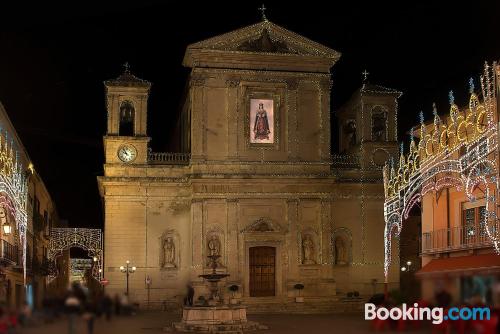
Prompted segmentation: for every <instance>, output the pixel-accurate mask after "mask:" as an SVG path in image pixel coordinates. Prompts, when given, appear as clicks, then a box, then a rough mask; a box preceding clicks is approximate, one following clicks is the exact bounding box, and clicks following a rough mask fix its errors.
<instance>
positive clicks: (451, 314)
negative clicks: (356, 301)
mask: <svg viewBox="0 0 500 334" xmlns="http://www.w3.org/2000/svg"><path fill="white" fill-rule="evenodd" d="M445 313H446V314H445ZM389 318H391V319H392V320H400V319H402V320H432V323H433V324H440V323H442V322H443V320H490V309H489V308H488V307H460V308H458V307H451V308H449V309H447V310H446V311H445V309H443V308H442V307H433V308H430V307H419V306H418V304H417V303H415V304H413V307H408V306H407V305H406V304H402V305H401V306H400V307H393V308H390V309H388V308H385V307H377V306H376V305H375V304H372V303H366V304H365V320H373V319H380V320H387V319H389Z"/></svg>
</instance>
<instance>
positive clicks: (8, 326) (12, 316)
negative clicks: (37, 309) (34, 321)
mask: <svg viewBox="0 0 500 334" xmlns="http://www.w3.org/2000/svg"><path fill="white" fill-rule="evenodd" d="M31 316H32V313H31V308H30V307H29V305H28V304H27V303H25V304H24V305H23V306H22V307H21V308H20V309H19V310H16V309H12V308H10V309H9V308H6V307H0V334H15V333H17V331H18V329H19V327H21V326H26V325H28V323H29V321H30V320H31Z"/></svg>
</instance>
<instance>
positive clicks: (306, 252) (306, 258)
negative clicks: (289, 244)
mask: <svg viewBox="0 0 500 334" xmlns="http://www.w3.org/2000/svg"><path fill="white" fill-rule="evenodd" d="M302 253H303V257H302V264H316V261H315V260H314V242H313V241H312V238H311V236H310V235H309V234H307V235H306V236H305V237H304V239H302Z"/></svg>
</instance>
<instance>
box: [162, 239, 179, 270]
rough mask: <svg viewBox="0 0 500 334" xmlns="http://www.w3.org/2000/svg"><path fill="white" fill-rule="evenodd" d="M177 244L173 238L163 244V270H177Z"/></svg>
mask: <svg viewBox="0 0 500 334" xmlns="http://www.w3.org/2000/svg"><path fill="white" fill-rule="evenodd" d="M175 267H176V265H175V243H174V240H173V239H172V237H167V239H165V241H164V242H163V268H175Z"/></svg>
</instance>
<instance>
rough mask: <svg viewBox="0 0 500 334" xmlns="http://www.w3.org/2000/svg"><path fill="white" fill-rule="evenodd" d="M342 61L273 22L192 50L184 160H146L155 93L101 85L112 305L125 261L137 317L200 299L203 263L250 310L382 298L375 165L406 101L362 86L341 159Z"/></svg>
mask: <svg viewBox="0 0 500 334" xmlns="http://www.w3.org/2000/svg"><path fill="white" fill-rule="evenodd" d="M339 57H340V54H339V53H338V52H336V51H334V50H332V49H330V48H328V47H325V46H323V45H320V44H318V43H316V42H314V41H311V40H309V39H307V38H305V37H302V36H299V35H297V34H295V33H293V32H291V31H288V30H286V29H284V28H282V27H280V26H278V25H275V24H274V23H271V22H269V21H267V20H263V21H262V22H260V23H257V24H254V25H251V26H248V27H244V28H241V29H238V30H236V31H232V32H229V33H227V34H223V35H220V36H216V37H214V38H210V39H208V40H205V41H201V42H198V43H195V44H191V45H189V46H188V47H187V50H186V53H185V56H184V61H183V65H184V66H186V67H188V68H190V69H191V74H190V76H189V82H188V85H187V89H186V92H185V96H184V100H183V104H182V105H183V107H182V111H181V113H180V116H179V122H178V134H179V142H180V145H179V146H180V152H179V153H155V152H151V151H150V150H149V149H148V143H149V140H150V138H149V137H148V132H147V113H148V108H147V102H148V95H149V89H150V86H151V84H150V83H149V82H147V81H145V80H142V79H139V78H137V77H135V76H134V75H133V74H131V72H130V71H129V69H128V68H126V70H125V72H124V73H123V74H122V75H121V76H120V77H118V78H117V79H115V80H109V81H106V82H105V86H106V105H107V113H108V125H107V134H106V136H105V137H104V148H105V165H104V176H101V177H99V178H98V183H99V189H100V193H101V196H102V197H103V200H104V210H105V231H104V233H105V238H104V239H105V241H104V252H105V253H104V277H105V278H106V279H107V280H109V285H108V286H107V287H106V291H107V292H108V293H122V292H124V291H125V285H126V281H125V274H123V273H122V272H121V270H120V267H121V266H125V263H126V261H130V265H131V266H135V267H136V271H135V272H134V273H133V274H131V275H130V278H129V279H130V282H129V287H130V295H131V298H132V299H134V300H135V301H138V302H139V303H141V304H142V303H146V302H147V300H148V298H149V299H150V302H152V303H161V301H163V300H174V299H177V300H182V297H183V295H184V294H185V286H186V284H188V283H190V284H192V285H193V286H194V288H195V290H196V296H198V295H202V294H206V293H207V291H206V284H205V283H204V282H203V280H202V279H200V278H199V275H200V274H203V273H207V272H209V271H210V270H211V269H210V267H209V262H208V259H207V256H208V255H219V256H220V258H219V260H218V269H217V270H218V271H220V272H227V273H229V274H230V277H229V278H228V279H227V280H226V281H225V282H224V285H225V286H226V287H227V286H230V285H233V284H235V285H238V286H239V291H238V293H237V295H238V296H240V297H241V298H243V299H244V301H245V302H246V303H247V304H250V305H257V306H259V305H260V306H262V303H263V302H267V303H269V304H276V305H285V304H288V303H289V302H291V301H293V300H294V297H295V296H296V295H297V291H295V290H294V286H295V284H297V283H302V284H304V286H305V288H304V290H303V291H302V292H301V294H302V296H304V297H305V298H306V300H308V301H310V302H317V303H320V302H324V303H325V305H329V307H332V308H337V309H342V307H344V308H345V307H346V306H345V305H344V306H342V305H339V304H338V303H335V302H336V301H338V302H339V303H340V299H341V298H340V297H345V296H346V294H347V293H348V292H353V291H358V292H359V293H360V294H361V295H370V294H372V293H374V292H381V291H382V289H383V256H384V254H383V242H382V240H383V228H384V220H383V210H382V208H383V205H382V204H383V199H384V196H383V184H382V173H381V165H382V164H383V162H384V161H385V160H386V159H387V157H388V156H389V155H391V154H392V153H394V151H395V150H396V146H397V145H396V138H397V133H396V128H397V124H396V120H397V117H396V114H397V98H398V97H399V95H400V93H399V92H397V91H395V90H392V89H388V88H384V87H380V86H376V85H371V84H369V83H367V82H365V84H364V85H363V86H362V87H361V88H360V89H359V90H358V91H357V92H356V93H355V94H354V95H353V97H352V99H351V101H350V102H349V103H348V104H347V105H346V106H345V107H344V108H342V109H341V110H339V112H338V117H339V119H340V123H341V125H340V126H339V132H338V133H335V134H334V135H335V136H337V135H338V136H339V138H340V140H341V146H342V154H341V155H336V156H334V157H332V156H331V136H332V133H331V128H330V118H331V112H330V95H331V73H330V70H331V67H332V66H333V65H334V64H335V63H336V61H337V60H338V59H339ZM155 126H161V124H155ZM398 272H399V271H398V270H395V271H394V272H393V273H392V274H391V276H390V280H391V282H390V283H391V286H397V285H398V279H399V276H398ZM227 291H228V290H227V289H223V294H224V295H225V297H228V296H229V293H227Z"/></svg>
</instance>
